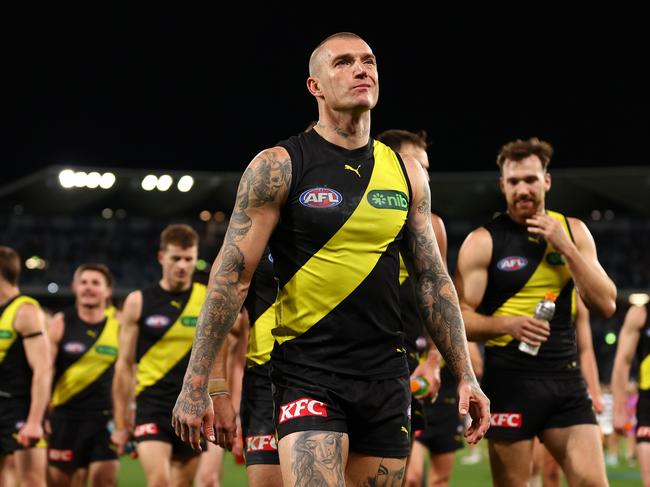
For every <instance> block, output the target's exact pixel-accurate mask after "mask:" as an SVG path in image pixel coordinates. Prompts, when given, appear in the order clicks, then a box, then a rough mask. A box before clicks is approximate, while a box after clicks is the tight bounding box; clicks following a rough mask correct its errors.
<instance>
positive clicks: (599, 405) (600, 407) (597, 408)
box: [591, 394, 605, 414]
mask: <svg viewBox="0 0 650 487" xmlns="http://www.w3.org/2000/svg"><path fill="white" fill-rule="evenodd" d="M591 405H592V407H593V409H594V412H595V413H596V414H602V413H603V411H604V410H605V402H604V401H603V396H602V395H600V394H593V395H592V396H591Z"/></svg>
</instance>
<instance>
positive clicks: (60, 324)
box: [47, 313, 65, 367]
mask: <svg viewBox="0 0 650 487" xmlns="http://www.w3.org/2000/svg"><path fill="white" fill-rule="evenodd" d="M64 332H65V319H64V318H63V313H57V314H55V315H54V316H53V317H52V320H51V321H50V326H49V327H48V329H47V334H48V336H49V338H50V345H51V348H50V351H51V356H52V366H53V367H54V364H55V363H56V356H57V355H58V354H59V343H61V340H62V339H63V333H64Z"/></svg>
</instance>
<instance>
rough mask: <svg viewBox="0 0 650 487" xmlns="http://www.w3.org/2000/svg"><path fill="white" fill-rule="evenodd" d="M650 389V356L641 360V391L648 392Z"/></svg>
mask: <svg viewBox="0 0 650 487" xmlns="http://www.w3.org/2000/svg"><path fill="white" fill-rule="evenodd" d="M648 389H650V354H649V355H646V356H645V358H644V359H643V360H641V365H640V367H639V390H642V391H647V390H648Z"/></svg>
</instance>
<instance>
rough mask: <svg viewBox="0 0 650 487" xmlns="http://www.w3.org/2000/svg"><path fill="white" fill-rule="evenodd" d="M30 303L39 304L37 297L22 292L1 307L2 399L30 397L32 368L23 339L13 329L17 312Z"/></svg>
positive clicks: (0, 374)
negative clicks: (24, 294) (23, 294)
mask: <svg viewBox="0 0 650 487" xmlns="http://www.w3.org/2000/svg"><path fill="white" fill-rule="evenodd" d="M27 303H29V304H33V305H35V306H38V302H37V301H36V300H35V299H34V298H30V297H28V296H22V295H19V296H16V297H15V298H13V299H11V300H10V301H9V302H8V303H5V304H4V305H3V306H2V307H0V400H1V399H9V398H18V399H27V398H29V397H30V396H31V387H32V368H31V367H30V366H29V362H27V356H26V355H25V348H24V347H23V338H22V337H21V336H20V335H19V334H18V332H17V331H16V330H15V329H14V320H15V318H16V313H17V312H18V310H19V309H20V307H21V306H22V305H23V304H27Z"/></svg>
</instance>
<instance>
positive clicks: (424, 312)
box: [403, 156, 476, 382]
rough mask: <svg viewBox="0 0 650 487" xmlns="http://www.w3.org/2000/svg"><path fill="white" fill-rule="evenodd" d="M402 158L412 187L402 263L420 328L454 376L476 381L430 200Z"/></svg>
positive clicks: (417, 173) (419, 178)
mask: <svg viewBox="0 0 650 487" xmlns="http://www.w3.org/2000/svg"><path fill="white" fill-rule="evenodd" d="M413 161H414V159H412V158H411V157H408V156H405V157H404V162H405V165H406V167H407V170H408V171H409V179H410V180H411V183H412V187H413V202H412V203H411V208H410V210H409V214H408V221H407V225H406V238H405V249H404V252H403V255H404V261H405V263H406V264H407V266H408V268H409V274H410V275H411V276H412V278H413V282H414V285H415V295H416V300H417V305H418V308H419V312H420V315H421V316H422V318H423V322H424V325H425V327H426V329H427V330H428V332H429V334H430V335H431V337H432V338H433V341H434V343H435V344H436V347H437V348H438V350H439V351H440V353H441V354H442V356H443V357H444V359H445V361H446V363H447V366H448V367H449V369H450V370H451V372H452V373H453V374H454V376H455V377H456V378H457V379H458V381H459V382H461V381H472V380H474V381H475V380H476V377H475V376H474V372H473V371H472V366H471V365H470V361H469V351H468V349H467V340H466V338H465V327H464V325H463V319H462V317H461V313H460V308H459V305H458V297H457V296H456V290H455V289H454V286H453V284H452V282H451V278H450V277H449V274H448V273H447V271H446V269H445V264H444V262H443V260H442V257H441V256H440V251H439V249H438V244H437V242H436V236H435V234H434V232H433V227H432V225H431V196H430V193H429V185H428V183H427V182H426V179H424V174H423V173H422V170H421V169H418V168H419V165H417V161H416V162H415V163H413Z"/></svg>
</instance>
